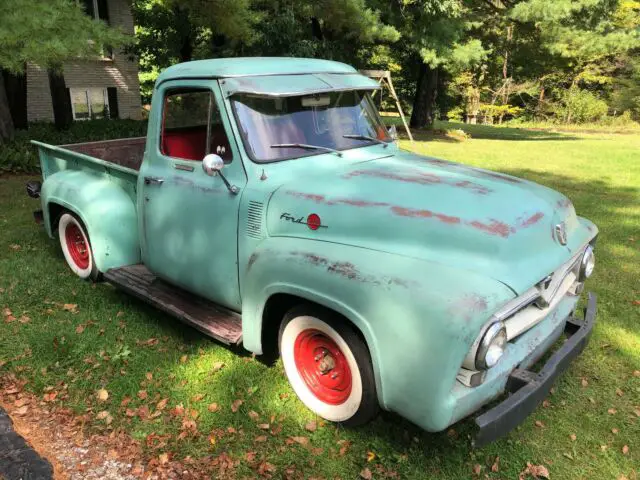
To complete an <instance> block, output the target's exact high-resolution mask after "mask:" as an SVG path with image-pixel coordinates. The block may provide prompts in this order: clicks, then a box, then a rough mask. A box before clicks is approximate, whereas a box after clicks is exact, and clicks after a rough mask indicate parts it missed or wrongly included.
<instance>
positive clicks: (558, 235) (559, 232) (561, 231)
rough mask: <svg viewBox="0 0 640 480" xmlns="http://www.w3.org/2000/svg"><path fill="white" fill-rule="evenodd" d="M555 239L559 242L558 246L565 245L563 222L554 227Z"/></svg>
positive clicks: (564, 226) (565, 227)
mask: <svg viewBox="0 0 640 480" xmlns="http://www.w3.org/2000/svg"><path fill="white" fill-rule="evenodd" d="M556 238H557V239H558V242H560V245H566V244H567V226H566V225H565V223H564V222H560V223H559V224H558V225H556Z"/></svg>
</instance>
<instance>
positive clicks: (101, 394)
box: [97, 388, 109, 402]
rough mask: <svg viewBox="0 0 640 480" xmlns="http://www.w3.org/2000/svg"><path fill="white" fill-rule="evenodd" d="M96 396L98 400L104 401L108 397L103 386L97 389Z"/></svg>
mask: <svg viewBox="0 0 640 480" xmlns="http://www.w3.org/2000/svg"><path fill="white" fill-rule="evenodd" d="M97 396H98V400H99V401H101V402H106V401H107V399H108V398H109V392H107V391H106V390H105V389H104V388H101V389H100V390H98V393H97Z"/></svg>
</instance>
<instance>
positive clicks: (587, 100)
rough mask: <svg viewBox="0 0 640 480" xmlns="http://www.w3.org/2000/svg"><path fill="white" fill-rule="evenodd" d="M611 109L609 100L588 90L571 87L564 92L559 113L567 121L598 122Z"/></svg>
mask: <svg viewBox="0 0 640 480" xmlns="http://www.w3.org/2000/svg"><path fill="white" fill-rule="evenodd" d="M608 110H609V107H608V105H607V102H605V101H604V100H601V99H600V98H598V97H597V96H596V95H594V94H593V93H591V92H589V91H588V90H582V89H580V88H578V87H571V88H570V89H569V90H567V91H565V92H564V93H563V94H562V104H561V105H560V106H559V107H558V111H557V114H558V116H560V117H561V118H562V119H563V120H564V122H565V123H587V122H598V121H599V120H601V119H602V118H603V117H604V116H605V115H606V114H607V111H608Z"/></svg>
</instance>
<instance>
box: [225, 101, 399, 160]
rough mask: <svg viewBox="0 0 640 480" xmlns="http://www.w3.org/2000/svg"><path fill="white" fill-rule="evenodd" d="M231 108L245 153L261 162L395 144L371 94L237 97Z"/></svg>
mask: <svg viewBox="0 0 640 480" xmlns="http://www.w3.org/2000/svg"><path fill="white" fill-rule="evenodd" d="M232 105H233V109H234V112H235V114H236V118H237V120H238V124H239V127H240V131H241V133H242V138H243V141H244V145H245V148H246V150H247V153H248V154H249V156H250V157H251V158H252V159H253V160H255V161H257V162H274V161H279V160H287V159H291V158H299V157H303V156H309V155H318V154H321V153H327V151H332V150H333V151H336V150H337V151H341V150H347V149H350V148H358V147H364V146H369V145H373V144H376V143H381V142H389V141H391V139H390V137H389V135H388V133H387V129H386V128H385V126H384V124H383V123H382V121H381V120H380V117H379V116H378V112H377V111H376V108H375V106H374V104H373V101H372V100H371V97H370V95H369V93H367V92H361V91H355V90H350V91H344V92H331V93H327V94H320V95H312V96H298V97H284V98H281V97H280V98H274V97H264V96H255V95H236V96H234V97H233V101H232ZM345 135H346V136H351V138H345ZM367 137H368V138H367Z"/></svg>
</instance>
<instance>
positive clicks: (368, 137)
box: [342, 135, 389, 148]
mask: <svg viewBox="0 0 640 480" xmlns="http://www.w3.org/2000/svg"><path fill="white" fill-rule="evenodd" d="M342 138H353V139H354V140H369V141H370V142H376V143H379V144H381V145H384V148H387V147H388V146H389V144H388V143H387V142H385V141H384V140H380V139H379V138H376V137H370V136H369V135H342Z"/></svg>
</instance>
